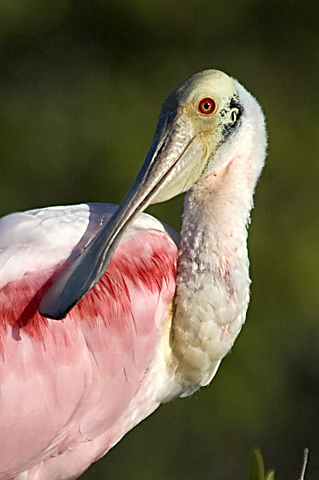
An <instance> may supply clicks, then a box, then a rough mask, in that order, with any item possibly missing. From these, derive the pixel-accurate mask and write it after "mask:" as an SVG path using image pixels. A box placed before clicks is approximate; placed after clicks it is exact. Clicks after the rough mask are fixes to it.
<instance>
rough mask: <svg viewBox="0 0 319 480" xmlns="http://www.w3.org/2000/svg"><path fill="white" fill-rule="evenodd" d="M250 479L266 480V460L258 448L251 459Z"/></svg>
mask: <svg viewBox="0 0 319 480" xmlns="http://www.w3.org/2000/svg"><path fill="white" fill-rule="evenodd" d="M249 480H265V467H264V460H263V457H262V454H261V452H260V450H259V449H258V448H256V449H255V450H254V451H253V454H252V456H251V459H250V468H249ZM267 480H269V479H267ZM270 480H271V479H270Z"/></svg>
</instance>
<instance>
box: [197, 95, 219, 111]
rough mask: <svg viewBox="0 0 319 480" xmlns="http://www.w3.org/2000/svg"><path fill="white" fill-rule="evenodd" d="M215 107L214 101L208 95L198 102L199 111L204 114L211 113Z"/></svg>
mask: <svg viewBox="0 0 319 480" xmlns="http://www.w3.org/2000/svg"><path fill="white" fill-rule="evenodd" d="M215 108H216V103H215V102H214V100H213V99H212V98H209V97H207V98H203V100H201V101H200V102H199V106H198V109H199V111H200V112H201V113H205V114H206V115H207V114H208V115H209V114H210V113H213V112H214V110H215Z"/></svg>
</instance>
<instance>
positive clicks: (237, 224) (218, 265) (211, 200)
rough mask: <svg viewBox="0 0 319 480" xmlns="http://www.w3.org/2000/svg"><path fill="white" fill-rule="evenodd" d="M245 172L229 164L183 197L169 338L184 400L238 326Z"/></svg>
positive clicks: (236, 162)
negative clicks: (183, 205) (181, 223)
mask: <svg viewBox="0 0 319 480" xmlns="http://www.w3.org/2000/svg"><path fill="white" fill-rule="evenodd" d="M246 170H247V169H246V167H245V165H242V164H241V159H240V158H235V157H234V159H233V160H232V161H231V162H229V163H228V165H227V166H226V167H223V168H221V169H219V170H217V171H215V172H214V173H211V174H208V175H206V176H205V177H204V178H202V179H200V180H199V181H198V182H197V183H196V184H195V186H194V187H193V189H192V190H191V191H190V192H189V193H188V194H187V196H186V198H185V210H184V215H183V226H182V232H181V237H182V240H181V245H180V251H179V264H178V272H177V285H176V296H175V305H174V315H173V321H172V329H171V338H170V342H171V349H172V354H173V358H174V360H175V362H174V363H175V368H176V370H175V375H176V376H177V378H178V380H179V382H180V383H181V385H182V386H183V388H184V389H185V392H186V393H185V394H187V389H189V393H191V391H192V390H193V389H194V388H198V387H199V386H201V385H206V384H207V383H209V382H210V381H211V379H212V377H213V376H214V374H215V372H216V370H217V368H218V366H219V363H220V361H221V360H222V358H223V357H224V356H225V355H226V354H227V352H228V351H229V349H230V348H231V347H232V345H233V342H234V341H235V339H236V337H237V335H238V333H239V331H240V329H241V326H242V324H243V322H244V321H245V315H246V310H247V306H248V300H249V284H250V280H249V271H248V270H249V262H248V255H247V245H246V243H247V223H248V220H249V213H250V209H251V206H252V196H253V189H254V184H251V180H250V176H249V175H248V174H247V171H246ZM253 183H255V182H253Z"/></svg>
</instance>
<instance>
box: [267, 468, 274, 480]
mask: <svg viewBox="0 0 319 480" xmlns="http://www.w3.org/2000/svg"><path fill="white" fill-rule="evenodd" d="M265 480H275V470H269V472H268V473H267V475H266V479H265Z"/></svg>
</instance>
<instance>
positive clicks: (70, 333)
mask: <svg viewBox="0 0 319 480" xmlns="http://www.w3.org/2000/svg"><path fill="white" fill-rule="evenodd" d="M266 150H267V134H266V126H265V119H264V115H263V112H262V109H261V107H260V105H259V103H258V102H257V100H255V98H254V97H253V96H252V95H251V94H250V93H248V91H247V90H246V89H245V88H244V87H243V86H242V85H241V84H240V83H239V82H238V81H237V80H235V79H234V78H232V77H230V76H228V75H227V74H225V73H223V72H221V71H218V70H205V71H202V72H200V73H197V74H195V75H193V76H192V77H190V78H189V79H188V80H186V81H185V82H184V83H182V84H181V85H179V86H178V87H177V88H175V89H174V90H173V91H172V93H170V95H169V96H168V97H167V99H166V100H165V101H164V103H163V106H162V109H161V112H160V115H159V120H158V124H157V128H156V132H155V135H154V139H153V141H152V144H151V146H150V149H149V151H148V153H147V155H146V157H145V160H144V163H143V164H142V167H141V169H140V171H139V173H138V175H137V177H136V180H135V181H134V183H133V185H132V187H131V188H130V189H129V191H128V193H127V195H126V197H125V198H124V200H123V202H122V203H121V204H120V206H116V205H112V204H80V205H71V206H58V207H48V208H42V209H36V210H29V211H26V212H18V213H13V214H9V215H7V216H5V217H3V218H1V220H0V480H9V479H10V480H11V479H14V480H71V479H76V478H78V477H79V476H80V475H81V474H82V473H83V472H84V471H85V470H86V469H87V468H88V467H89V466H90V465H91V464H92V463H93V462H94V461H96V460H98V459H99V458H101V457H102V456H103V455H105V454H106V453H107V452H108V451H109V450H110V449H111V448H112V447H113V446H114V445H115V444H117V443H118V442H119V441H120V439H121V438H122V437H123V436H124V435H125V434H126V433H127V432H128V431H129V430H131V429H132V428H133V427H134V426H135V425H137V424H138V423H139V422H141V421H142V420H143V419H144V418H146V417H147V416H148V415H150V414H151V413H152V412H153V411H154V410H155V409H156V408H157V407H158V406H159V405H160V404H162V403H165V402H167V401H170V400H171V399H173V398H175V397H178V396H180V397H187V396H189V395H191V394H192V393H193V392H195V391H196V390H198V389H199V388H200V387H202V386H205V385H208V384H209V383H210V382H211V380H212V379H213V377H214V375H215V373H216V371H217V369H218V367H219V365H220V363H221V361H222V359H223V358H224V357H225V355H226V354H227V353H228V352H229V351H230V349H231V347H232V346H233V344H234V341H235V339H236V338H237V336H238V334H239V332H240V330H241V327H242V325H243V323H244V322H245V317H246V310H247V307H248V303H249V289H250V278H249V260H248V253H247V231H248V230H247V228H248V225H249V222H250V211H251V208H252V206H253V194H254V191H255V187H256V184H257V182H258V179H259V176H260V174H261V172H262V169H263V165H264V162H265V156H266ZM183 192H186V195H185V200H184V211H183V221H182V228H181V233H180V234H178V233H176V232H174V231H173V230H172V229H171V228H170V227H168V226H167V225H166V224H165V223H163V222H161V221H159V220H157V219H155V218H154V217H152V216H150V215H148V214H146V213H144V210H145V209H146V208H147V206H148V205H150V204H153V203H158V202H163V201H166V200H168V199H170V198H172V197H174V196H176V195H179V194H180V193H183Z"/></svg>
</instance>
